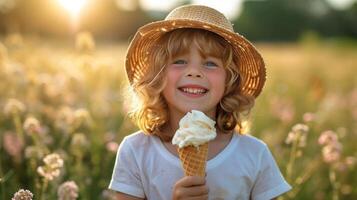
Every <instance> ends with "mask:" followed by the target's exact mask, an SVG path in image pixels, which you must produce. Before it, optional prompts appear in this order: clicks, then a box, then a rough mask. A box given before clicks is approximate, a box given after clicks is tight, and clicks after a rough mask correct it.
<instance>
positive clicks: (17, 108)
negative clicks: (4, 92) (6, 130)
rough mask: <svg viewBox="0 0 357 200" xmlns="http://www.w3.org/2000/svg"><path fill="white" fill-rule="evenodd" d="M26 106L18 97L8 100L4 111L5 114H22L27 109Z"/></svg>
mask: <svg viewBox="0 0 357 200" xmlns="http://www.w3.org/2000/svg"><path fill="white" fill-rule="evenodd" d="M25 109H26V107H25V105H24V104H23V103H22V102H21V101H19V100H17V99H9V100H7V102H6V104H5V107H4V113H5V115H9V116H10V115H16V114H21V113H23V112H24V111H25Z"/></svg>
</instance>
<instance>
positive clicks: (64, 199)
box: [57, 181, 78, 200]
mask: <svg viewBox="0 0 357 200" xmlns="http://www.w3.org/2000/svg"><path fill="white" fill-rule="evenodd" d="M57 195H58V199H59V200H76V199H77V197H78V186H77V184H76V183H75V182H74V181H66V182H64V183H62V184H61V185H60V186H59V187H58V190H57Z"/></svg>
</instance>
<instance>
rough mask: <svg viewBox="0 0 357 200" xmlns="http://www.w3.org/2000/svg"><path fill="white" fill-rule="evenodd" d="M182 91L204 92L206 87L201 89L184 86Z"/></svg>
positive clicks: (191, 92)
mask: <svg viewBox="0 0 357 200" xmlns="http://www.w3.org/2000/svg"><path fill="white" fill-rule="evenodd" d="M182 91H184V92H186V93H190V94H203V93H205V92H206V90H205V89H199V88H182Z"/></svg>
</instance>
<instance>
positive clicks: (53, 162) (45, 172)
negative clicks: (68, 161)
mask: <svg viewBox="0 0 357 200" xmlns="http://www.w3.org/2000/svg"><path fill="white" fill-rule="evenodd" d="M43 162H44V163H45V165H43V166H40V167H38V168H37V173H39V174H40V175H41V176H43V177H44V178H45V179H47V180H53V179H54V178H56V177H58V176H59V174H60V169H61V168H62V166H63V160H62V158H61V157H60V156H59V155H58V154H56V153H53V154H49V155H47V156H46V157H45V158H44V159H43Z"/></svg>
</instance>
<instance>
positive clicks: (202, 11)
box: [165, 5, 234, 32]
mask: <svg viewBox="0 0 357 200" xmlns="http://www.w3.org/2000/svg"><path fill="white" fill-rule="evenodd" d="M180 19H182V20H191V21H199V22H203V23H205V24H211V25H214V26H218V27H220V28H223V29H226V30H228V31H231V32H234V30H233V26H232V24H231V23H230V21H229V20H228V19H227V18H226V17H225V16H224V15H223V14H222V13H220V12H218V11H217V10H215V9H213V8H210V7H207V6H202V5H186V6H181V7H178V8H176V9H174V10H173V11H171V12H170V13H169V14H168V15H167V17H166V18H165V20H180Z"/></svg>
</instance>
